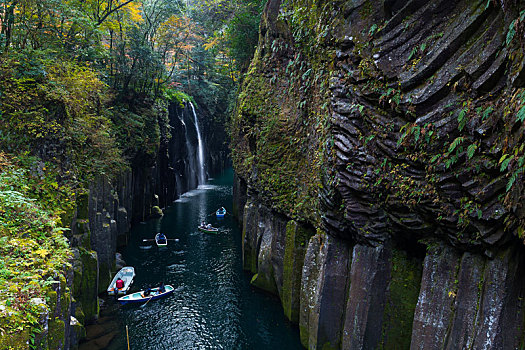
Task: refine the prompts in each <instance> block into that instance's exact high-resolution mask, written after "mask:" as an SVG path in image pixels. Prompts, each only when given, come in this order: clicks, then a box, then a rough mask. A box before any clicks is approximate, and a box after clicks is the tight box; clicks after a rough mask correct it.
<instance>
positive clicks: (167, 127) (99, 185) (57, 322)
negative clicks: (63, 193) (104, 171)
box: [13, 104, 227, 349]
mask: <svg viewBox="0 0 525 350" xmlns="http://www.w3.org/2000/svg"><path fill="white" fill-rule="evenodd" d="M166 113H167V115H166V116H164V117H163V116H159V129H160V135H161V137H160V144H159V145H158V152H157V155H156V157H154V158H152V159H145V158H144V157H140V158H139V159H138V160H136V161H134V162H133V163H132V166H131V168H130V169H129V170H128V171H126V172H124V173H122V174H121V175H120V176H118V177H117V178H108V177H106V176H102V175H101V176H99V177H97V178H96V179H94V181H93V182H92V183H91V185H90V186H89V188H88V189H85V190H84V191H83V192H82V193H79V194H77V195H76V198H77V202H76V204H77V205H76V212H75V213H74V214H73V215H72V216H73V218H72V224H71V231H70V232H69V233H68V239H69V241H70V245H71V247H72V250H73V256H72V258H71V261H70V264H71V267H69V268H68V269H67V271H66V273H65V276H66V277H65V278H61V279H60V280H58V281H56V283H55V284H54V285H53V288H52V292H50V294H49V295H48V296H49V299H50V303H51V305H50V307H49V309H51V310H52V311H51V312H50V313H49V314H46V315H42V321H41V322H42V323H43V324H44V325H45V327H44V330H45V331H44V332H42V333H41V334H40V335H38V339H36V344H41V346H44V348H49V349H70V348H71V349H74V348H77V346H78V343H79V341H80V340H81V339H82V338H83V337H85V335H86V333H85V328H84V325H85V324H89V323H90V322H91V321H93V320H95V319H96V318H97V317H98V313H99V298H98V296H99V294H101V293H104V292H105V291H106V288H107V286H108V284H109V282H110V281H111V278H112V277H113V274H114V273H115V271H116V269H118V266H116V259H115V258H116V256H115V254H116V252H117V248H118V247H121V246H123V245H125V244H127V241H128V238H129V230H130V228H131V225H132V224H133V223H138V222H141V221H145V220H147V219H149V218H153V217H158V216H159V215H162V209H163V208H165V207H167V206H169V205H171V203H173V201H175V200H176V199H177V198H179V196H180V195H181V194H183V193H184V192H187V191H189V190H191V189H193V188H195V187H197V185H198V175H197V172H198V169H196V167H197V166H198V161H197V159H196V157H197V152H195V151H194V150H195V149H196V148H197V136H196V128H195V123H194V116H193V114H192V111H191V109H190V107H189V105H186V106H181V105H179V104H171V105H170V107H169V110H168V111H166ZM165 117H167V118H165ZM161 120H166V121H167V123H163V122H161ZM204 132H208V130H206V129H204V130H203V133H204ZM205 149H210V150H212V151H211V152H208V154H209V155H208V157H209V158H210V159H211V158H213V159H216V162H215V163H214V169H215V170H217V169H220V167H221V164H222V165H225V164H227V160H225V159H223V158H224V154H222V153H218V152H220V150H221V148H220V147H216V146H215V145H213V144H209V145H205ZM215 150H217V152H215ZM205 167H206V164H205ZM206 169H208V168H207V167H206ZM210 173H211V171H210ZM28 337H29V335H28V334H21V335H20V339H19V340H16V339H15V340H13V341H15V343H16V344H18V343H20V342H24V339H28ZM13 344H14V343H13Z"/></svg>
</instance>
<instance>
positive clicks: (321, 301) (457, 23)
mask: <svg viewBox="0 0 525 350" xmlns="http://www.w3.org/2000/svg"><path fill="white" fill-rule="evenodd" d="M519 6H522V5H520V4H516V3H515V2H509V1H503V2H500V3H498V4H496V3H495V2H491V1H488V2H487V1H466V0H465V1H459V0H458V1H444V0H443V1H437V2H435V1H408V2H406V1H395V0H389V1H379V2H373V1H365V0H359V1H308V0H297V1H293V0H291V1H272V0H270V1H269V2H268V4H267V8H266V12H265V14H264V16H263V20H262V24H261V35H260V40H259V46H258V49H257V52H256V54H255V57H254V60H253V62H252V65H251V67H250V70H249V73H248V75H247V77H246V79H245V81H244V84H243V88H242V91H241V94H240V97H239V103H238V111H237V113H236V115H235V117H234V119H233V122H232V129H231V130H232V145H233V150H232V153H233V161H234V166H235V169H236V172H237V175H238V180H237V183H238V185H237V191H238V192H239V191H240V190H241V189H245V190H244V191H241V192H243V193H240V194H237V195H236V198H237V199H238V201H239V202H238V206H239V207H242V206H243V205H244V204H245V203H247V204H246V206H244V211H242V210H238V211H239V212H243V218H244V222H243V225H244V226H243V227H244V229H243V254H244V267H245V269H248V270H250V271H251V272H252V273H254V274H256V277H255V278H254V280H253V282H254V284H255V285H256V286H260V287H262V288H264V289H267V290H273V291H276V293H278V294H279V296H280V297H281V300H282V302H283V306H284V309H285V311H284V312H285V314H286V315H287V316H288V317H289V318H290V319H291V320H293V321H294V322H298V323H299V326H300V331H301V340H302V342H303V345H304V346H305V347H307V348H312V349H315V348H342V349H362V348H384V349H397V348H413V349H431V348H447V349H460V348H487V349H503V348H518V347H520V343H521V341H522V339H523V335H522V330H523V329H525V328H524V326H525V325H524V321H523V320H524V319H523V315H522V313H521V310H522V308H523V305H522V304H523V299H522V297H523V293H524V290H525V283H524V282H523V280H522V279H520V278H516V277H511V276H513V274H514V276H519V275H520V274H522V273H523V272H525V271H523V269H524V266H523V264H522V261H523V254H524V251H523V245H522V243H523V232H525V231H524V227H525V225H524V224H523V222H524V216H525V211H524V210H523V206H522V205H521V204H520V203H521V202H523V186H522V183H523V176H524V170H525V169H524V166H525V160H524V159H525V150H524V148H523V141H524V140H523V134H524V133H523V130H524V125H523V123H524V122H525V90H524V87H525V85H524V84H525V79H524V78H523V77H524V76H525V75H524V74H523V67H524V63H523V54H522V40H521V39H518V38H522V36H523V33H524V30H523V28H524V23H525V12H522V10H523V9H522V8H519ZM245 196H247V198H245ZM277 217H278V218H279V219H278V220H280V221H288V223H287V226H288V228H289V229H288V230H287V229H282V228H279V227H280V226H279V225H275V224H274V220H275V218H277ZM293 225H299V227H301V228H303V229H305V230H307V231H308V232H314V231H315V229H317V230H318V233H317V234H316V235H315V236H313V237H312V238H311V239H310V237H311V234H308V235H307V236H305V237H303V238H302V239H300V240H299V241H297V239H296V236H294V232H295V234H296V232H297V231H295V230H296V229H292V227H294V226H293ZM312 228H314V229H312ZM303 241H307V242H308V243H305V246H302V244H301V242H303ZM279 242H281V243H279ZM282 242H284V243H282ZM280 244H284V248H282V247H280ZM276 247H277V249H276ZM336 247H337V248H336ZM283 250H284V254H282V253H281V251H283ZM274 252H275V254H274ZM331 252H332V253H331ZM334 252H337V253H334ZM281 259H282V261H281ZM281 268H282V270H279V269H281ZM279 271H282V279H283V281H282V285H281V283H280V278H281V276H280V272H279ZM299 272H300V273H301V277H300V279H299V280H298V279H297V278H298V277H297V276H298V273H299ZM327 276H337V278H335V277H334V279H336V280H337V282H333V281H332V278H331V277H327ZM298 289H299V290H300V293H299V294H300V296H299V298H297V297H296V292H297V290H298ZM488 300H492V303H489V302H488Z"/></svg>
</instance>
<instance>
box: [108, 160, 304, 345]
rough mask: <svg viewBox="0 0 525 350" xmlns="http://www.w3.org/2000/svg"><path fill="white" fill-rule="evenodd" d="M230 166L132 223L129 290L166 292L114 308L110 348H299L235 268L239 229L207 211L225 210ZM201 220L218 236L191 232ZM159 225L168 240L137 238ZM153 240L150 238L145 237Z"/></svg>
mask: <svg viewBox="0 0 525 350" xmlns="http://www.w3.org/2000/svg"><path fill="white" fill-rule="evenodd" d="M232 182H233V172H232V171H231V170H229V171H226V172H225V173H224V174H222V175H221V176H219V177H217V178H216V179H213V180H210V181H209V184H207V185H204V186H200V187H199V189H197V190H193V191H191V192H188V193H186V194H184V195H183V196H182V198H180V199H179V200H177V201H176V202H175V203H173V205H172V206H171V207H170V208H167V209H166V210H165V215H164V217H163V218H162V219H159V220H151V221H148V222H146V223H143V224H140V225H136V226H135V227H134V228H133V229H132V233H131V237H132V238H131V240H130V242H129V244H128V246H127V248H126V249H125V250H124V251H123V257H124V260H125V261H126V263H127V264H128V265H131V266H134V267H135V271H136V274H137V276H136V277H135V281H134V284H133V286H132V289H131V291H137V290H142V289H144V288H146V287H150V286H152V287H153V286H156V285H158V283H159V282H161V281H163V282H164V283H165V284H170V285H172V286H173V287H174V288H175V293H174V295H173V296H169V297H166V298H164V299H159V300H153V301H151V302H149V303H148V304H146V305H145V306H144V307H141V306H139V305H124V306H121V307H118V308H116V311H115V312H114V316H116V317H117V319H118V322H119V328H120V329H121V330H122V331H121V332H119V335H118V336H117V338H116V339H115V341H113V342H112V345H111V346H110V349H112V350H117V349H118V350H120V349H127V341H126V331H125V327H126V326H128V330H129V341H130V349H131V350H149V349H151V350H153V349H155V350H159V349H169V350H174V349H272V350H277V349H302V347H301V345H300V341H299V331H298V329H297V327H295V326H293V325H291V324H290V323H289V322H288V321H287V320H286V318H285V317H284V314H283V310H282V307H281V305H280V302H279V300H278V299H277V298H276V297H275V296H270V295H267V294H265V293H263V292H261V291H259V290H256V289H254V288H253V287H251V286H250V283H249V282H250V275H249V274H247V273H245V272H244V271H243V270H242V255H241V230H240V229H239V227H238V225H237V223H236V221H235V219H234V218H233V217H232V216H231V215H226V217H225V218H223V219H218V218H216V217H215V215H214V212H215V210H216V209H217V208H219V207H221V206H224V207H225V208H226V209H227V210H228V211H231V208H232ZM201 220H206V221H207V222H209V223H211V224H213V226H215V227H219V228H220V232H219V233H218V234H207V233H201V232H199V231H198V230H197V226H198V224H199V223H200V222H201ZM158 231H162V232H164V233H165V234H166V236H167V237H168V239H179V241H178V242H177V241H172V240H170V241H168V246H167V247H165V248H158V247H157V246H156V245H155V244H153V245H151V242H146V245H151V247H150V248H149V249H144V248H141V247H140V246H143V245H144V242H143V239H152V238H153V237H154V235H155V232H158ZM153 243H154V242H153Z"/></svg>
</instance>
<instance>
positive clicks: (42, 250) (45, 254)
mask: <svg viewBox="0 0 525 350" xmlns="http://www.w3.org/2000/svg"><path fill="white" fill-rule="evenodd" d="M35 254H38V255H40V256H41V257H42V258H45V257H46V256H47V255H48V254H49V250H47V249H38V250H37V251H35Z"/></svg>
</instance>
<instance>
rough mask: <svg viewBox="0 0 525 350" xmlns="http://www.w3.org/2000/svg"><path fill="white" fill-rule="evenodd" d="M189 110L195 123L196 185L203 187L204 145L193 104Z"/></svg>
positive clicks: (204, 179) (204, 180)
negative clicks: (197, 166)
mask: <svg viewBox="0 0 525 350" xmlns="http://www.w3.org/2000/svg"><path fill="white" fill-rule="evenodd" d="M190 106H191V110H192V112H193V119H194V123H195V130H196V131H197V141H198V152H197V161H198V163H199V171H198V173H197V178H198V184H199V185H203V184H204V183H205V182H206V178H205V175H204V145H203V143H202V138H201V131H200V128H199V120H198V118H197V113H196V112H195V107H194V106H193V103H191V102H190Z"/></svg>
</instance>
